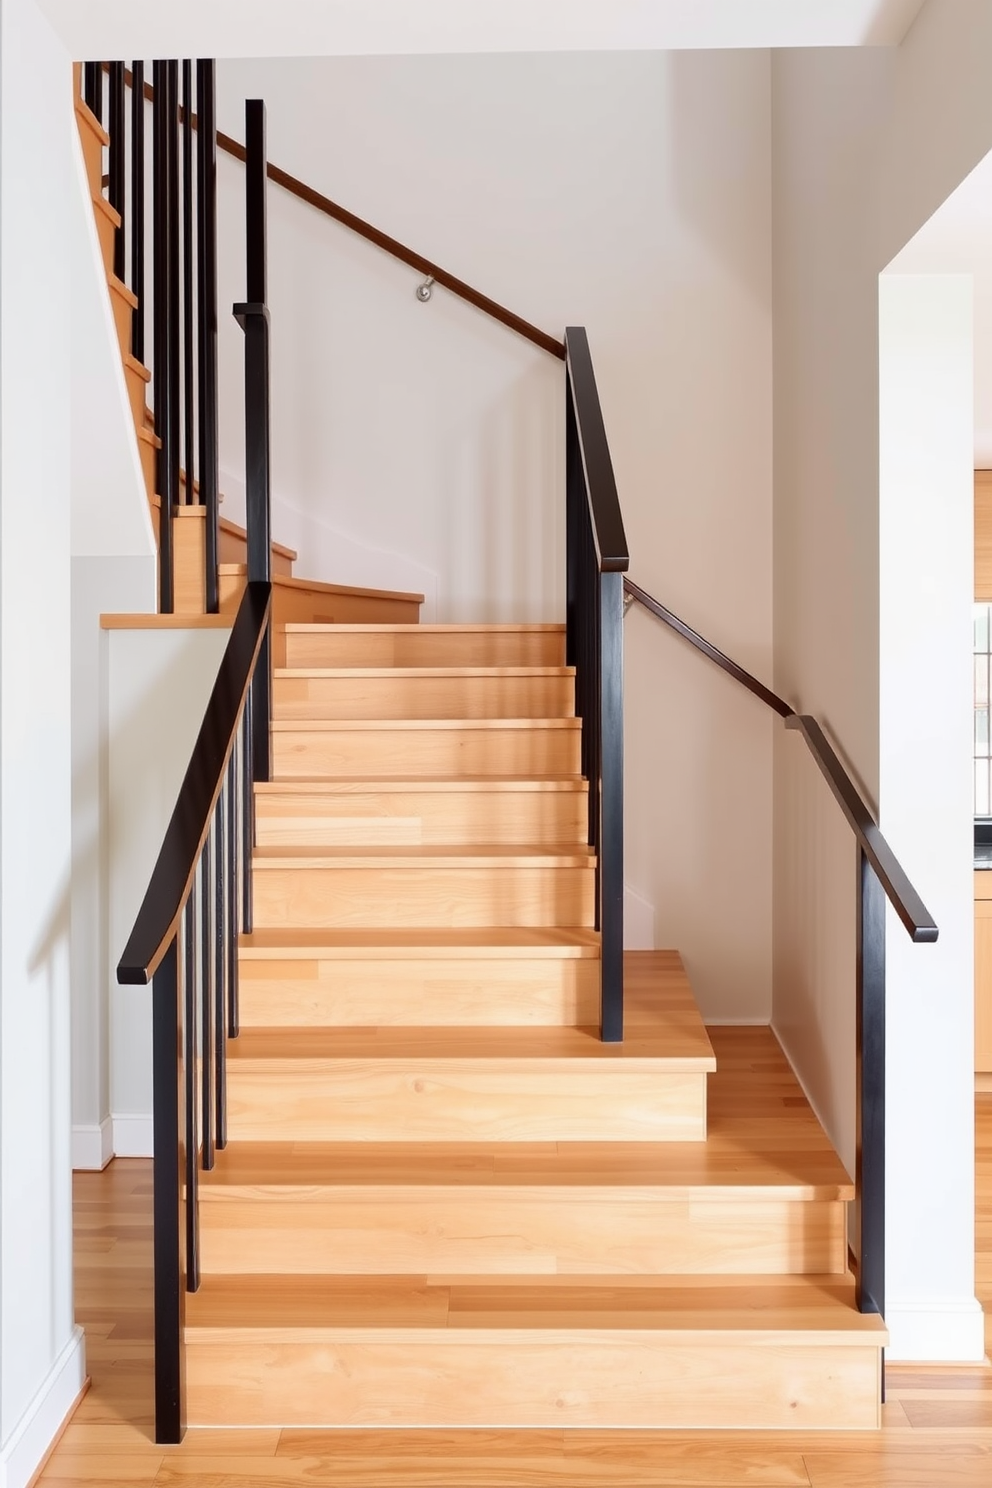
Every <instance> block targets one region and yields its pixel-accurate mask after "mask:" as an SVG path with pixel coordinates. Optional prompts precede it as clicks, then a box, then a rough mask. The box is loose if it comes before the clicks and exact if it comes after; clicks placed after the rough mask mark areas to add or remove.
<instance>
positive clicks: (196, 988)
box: [117, 583, 272, 1443]
mask: <svg viewBox="0 0 992 1488" xmlns="http://www.w3.org/2000/svg"><path fill="white" fill-rule="evenodd" d="M271 603H272V590H271V586H270V585H269V584H262V583H249V584H248V586H247V588H246V590H245V593H244V597H243V598H242V601H241V604H240V606H239V608H238V613H237V616H236V618H235V621H234V627H233V629H232V631H231V635H230V639H229V640H228V643H227V647H226V649H225V652H224V656H223V659H222V661H221V664H220V670H219V671H218V673H217V679H216V681H215V682H214V685H213V689H212V691H211V694H210V700H209V702H208V703H207V708H206V712H205V714H204V717H203V722H202V724H201V725H200V731H199V734H198V735H197V739H196V743H195V745H194V746H193V753H192V755H191V757H190V762H189V766H188V767H187V770H186V775H185V777H184V779H183V783H182V786H181V787H180V791H179V796H178V799H177V801H176V805H175V808H174V810H173V813H172V817H171V819H170V822H169V826H168V828H167V830H166V834H165V839H164V841H163V843H162V847H161V850H160V852H159V855H158V859H157V861H156V863H155V867H154V869H153V870H152V875H151V880H150V882H149V885H148V888H147V890H146V892H145V897H144V899H143V901H142V904H141V908H140V909H139V911H138V915H137V918H136V920H135V923H134V928H133V929H132V931H131V935H130V937H129V939H128V943H127V946H126V947H125V949H124V954H123V955H122V957H121V959H120V963H119V965H118V967H117V980H118V982H120V983H121V984H122V985H125V986H127V985H140V984H144V983H147V982H148V980H149V979H151V980H152V983H153V985H152V1105H153V1149H154V1214H155V1224H154V1279H155V1440H156V1441H157V1442H162V1443H166V1442H172V1443H174V1442H179V1441H181V1440H182V1437H183V1434H184V1432H185V1427H186V1422H185V1399H184V1391H183V1376H184V1372H185V1370H184V1340H183V1328H184V1320H185V1306H186V1303H185V1298H186V1293H187V1292H192V1291H196V1290H197V1288H198V1286H199V1282H200V1264H199V1207H198V1185H199V1170H200V1168H201V1166H202V1167H203V1168H205V1169H209V1168H210V1167H212V1166H213V1162H214V1153H215V1151H216V1150H217V1149H218V1148H222V1147H223V1146H224V1145H225V1143H226V1140H227V1121H226V1110H225V1097H226V1089H227V1078H226V1068H227V1063H226V1061H227V1040H228V1039H229V1038H234V1037H236V1036H237V1032H238V1029H237V1021H236V1019H237V975H238V960H237V940H238V936H239V934H240V933H242V932H243V931H244V930H245V929H247V926H246V924H245V908H246V905H247V893H246V888H245V881H244V863H245V860H246V857H247V856H248V854H250V851H251V847H252V841H253V837H252V826H251V817H250V811H249V809H248V807H247V804H246V803H247V802H248V801H249V800H250V797H251V787H252V781H251V757H252V738H251V734H252V709H251V706H250V699H251V690H252V686H253V683H254V679H255V676H256V671H257V668H258V665H259V660H260V657H261V656H262V655H263V654H264V648H265V641H266V638H267V636H268V631H269V617H270V612H271ZM263 726H264V727H265V729H266V732H267V731H268V720H267V719H266V720H265V721H264V725H263ZM239 849H240V850H239Z"/></svg>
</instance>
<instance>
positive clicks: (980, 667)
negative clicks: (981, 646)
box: [975, 656, 989, 708]
mask: <svg viewBox="0 0 992 1488" xmlns="http://www.w3.org/2000/svg"><path fill="white" fill-rule="evenodd" d="M988 705H989V659H988V657H987V656H976V657H975V707H976V708H987V707H988Z"/></svg>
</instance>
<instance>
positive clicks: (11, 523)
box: [0, 0, 85, 1488]
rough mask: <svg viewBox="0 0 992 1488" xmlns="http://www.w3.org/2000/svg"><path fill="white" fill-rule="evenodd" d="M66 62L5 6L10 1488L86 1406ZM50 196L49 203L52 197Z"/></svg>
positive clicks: (3, 1223)
mask: <svg viewBox="0 0 992 1488" xmlns="http://www.w3.org/2000/svg"><path fill="white" fill-rule="evenodd" d="M71 98H72V94H71V72H70V67H69V58H68V56H67V54H66V52H65V50H64V48H63V47H62V46H61V44H60V43H59V42H58V41H57V40H56V38H55V36H54V35H53V33H52V32H51V30H50V29H49V27H48V24H47V22H45V21H44V20H42V18H41V17H40V15H39V12H38V10H37V7H36V6H35V5H34V3H33V0H2V4H0V179H2V182H3V203H2V212H0V419H2V426H0V1128H2V1130H3V1135H4V1141H3V1147H2V1152H0V1484H3V1485H4V1488H14V1485H16V1488H21V1485H23V1484H25V1483H27V1481H28V1480H29V1478H30V1477H31V1475H32V1473H33V1471H34V1469H35V1468H36V1467H37V1465H38V1462H39V1460H40V1458H41V1456H42V1454H43V1452H44V1451H45V1449H46V1448H47V1446H48V1444H49V1441H50V1440H51V1438H52V1436H53V1434H54V1433H55V1431H56V1430H57V1429H58V1427H59V1425H60V1424H61V1421H62V1419H63V1418H64V1416H65V1415H66V1413H67V1411H68V1410H69V1408H70V1407H71V1405H72V1403H73V1400H74V1399H75V1397H76V1395H77V1394H78V1392H79V1390H80V1389H81V1387H82V1384H83V1379H84V1375H85V1361H84V1352H83V1341H82V1333H81V1331H80V1330H79V1329H77V1328H76V1327H75V1326H74V1323H73V1304H72V1204H71V1197H72V1196H71V1184H70V1153H69V1148H70V1121H71V1116H70V1099H69V1070H70V1053H69V870H70V853H71V842H70V777H71V756H70V744H69V726H70V702H69V687H70V683H69V678H70V654H69V613H70V612H69V520H70V518H69V499H70V498H69V493H70V455H69V439H70V435H69V426H70V390H69V344H70V341H69V335H70V333H69V300H70V276H69V263H68V257H67V255H66V253H65V243H66V239H67V236H68V231H69V212H68V202H69V195H70V191H71V189H72V174H71V173H72V129H73V127H74V126H73V117H72V105H71ZM39 183H44V187H43V189H39Z"/></svg>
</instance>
